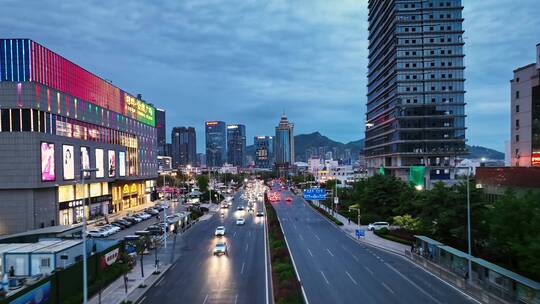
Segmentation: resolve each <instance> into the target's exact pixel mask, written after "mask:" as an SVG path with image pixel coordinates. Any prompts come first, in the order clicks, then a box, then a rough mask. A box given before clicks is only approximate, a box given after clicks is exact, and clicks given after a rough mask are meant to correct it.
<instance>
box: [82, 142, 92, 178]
mask: <svg viewBox="0 0 540 304" xmlns="http://www.w3.org/2000/svg"><path fill="white" fill-rule="evenodd" d="M82 169H90V149H89V148H88V147H81V170H82ZM89 177H90V172H84V178H89Z"/></svg>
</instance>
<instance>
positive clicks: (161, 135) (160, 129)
mask: <svg viewBox="0 0 540 304" xmlns="http://www.w3.org/2000/svg"><path fill="white" fill-rule="evenodd" d="M166 129H167V124H166V121H165V110H163V109H156V131H157V145H158V155H160V156H167V136H166V133H165V132H166Z"/></svg>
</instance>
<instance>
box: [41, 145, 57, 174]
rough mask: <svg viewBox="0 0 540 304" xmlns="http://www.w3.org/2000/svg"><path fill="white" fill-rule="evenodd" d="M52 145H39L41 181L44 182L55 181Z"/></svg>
mask: <svg viewBox="0 0 540 304" xmlns="http://www.w3.org/2000/svg"><path fill="white" fill-rule="evenodd" d="M54 167H55V166H54V144H52V143H47V142H42V143H41V180H42V181H44V182H49V181H53V180H55V179H56V175H55V174H54V169H55V168H54Z"/></svg>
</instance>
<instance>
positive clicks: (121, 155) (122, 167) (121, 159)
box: [118, 151, 126, 176]
mask: <svg viewBox="0 0 540 304" xmlns="http://www.w3.org/2000/svg"><path fill="white" fill-rule="evenodd" d="M118 174H119V175H120V176H126V152H124V151H120V152H118Z"/></svg>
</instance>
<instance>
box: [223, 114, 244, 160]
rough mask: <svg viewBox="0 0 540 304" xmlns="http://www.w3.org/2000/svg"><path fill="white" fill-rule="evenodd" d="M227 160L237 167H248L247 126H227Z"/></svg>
mask: <svg viewBox="0 0 540 304" xmlns="http://www.w3.org/2000/svg"><path fill="white" fill-rule="evenodd" d="M227 162H228V163H229V164H231V165H233V166H235V167H240V168H244V167H246V126H244V125H240V124H231V125H228V126H227Z"/></svg>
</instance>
